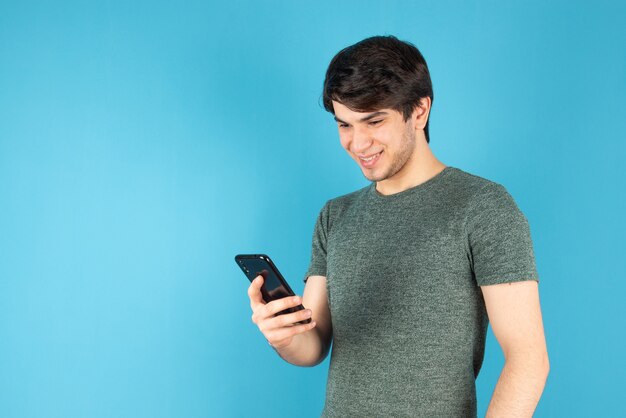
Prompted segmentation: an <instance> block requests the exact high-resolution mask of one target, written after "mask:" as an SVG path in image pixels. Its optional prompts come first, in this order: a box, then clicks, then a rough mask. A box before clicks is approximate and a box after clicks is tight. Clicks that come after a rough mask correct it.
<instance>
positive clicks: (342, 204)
mask: <svg viewBox="0 0 626 418" xmlns="http://www.w3.org/2000/svg"><path fill="white" fill-rule="evenodd" d="M370 187H371V184H370V185H367V186H365V187H363V188H361V189H359V190H355V191H353V192H351V193H347V194H344V195H341V196H337V197H335V198H332V199H329V200H327V201H326V203H325V204H324V207H323V208H322V210H321V211H320V220H321V221H322V222H324V223H325V224H326V225H327V226H328V227H330V226H332V224H333V222H334V221H335V220H337V219H339V218H341V217H342V216H343V215H344V214H345V213H346V212H347V211H349V210H351V209H354V208H355V207H357V206H358V204H359V202H362V201H363V199H364V198H365V196H366V194H367V193H368V190H369V189H370Z"/></svg>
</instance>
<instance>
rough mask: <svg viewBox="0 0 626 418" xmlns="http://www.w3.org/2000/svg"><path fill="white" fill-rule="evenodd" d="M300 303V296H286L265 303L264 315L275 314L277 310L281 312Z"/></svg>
mask: <svg viewBox="0 0 626 418" xmlns="http://www.w3.org/2000/svg"><path fill="white" fill-rule="evenodd" d="M301 304H302V298H301V297H300V296H288V297H286V298H280V299H276V300H273V301H271V302H270V303H268V304H267V305H265V313H266V316H272V315H276V314H277V313H278V312H282V311H284V310H285V309H287V308H293V307H296V306H298V305H301Z"/></svg>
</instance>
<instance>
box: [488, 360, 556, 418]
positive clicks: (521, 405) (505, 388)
mask: <svg viewBox="0 0 626 418" xmlns="http://www.w3.org/2000/svg"><path fill="white" fill-rule="evenodd" d="M548 369H549V366H548V363H547V359H545V360H544V359H541V360H538V361H536V362H534V363H529V362H528V361H526V362H521V361H518V362H516V361H512V360H509V361H506V362H505V364H504V368H503V369H502V373H501V374H500V378H499V379H498V383H497V384H496V388H495V390H494V392H493V396H492V398H491V402H490V403H489V409H488V410H487V415H486V418H499V417H512V418H513V417H515V418H517V417H520V418H521V417H532V415H533V412H534V411H535V408H536V407H537V403H538V402H539V398H540V397H541V393H542V392H543V388H544V386H545V383H546V378H547V376H548Z"/></svg>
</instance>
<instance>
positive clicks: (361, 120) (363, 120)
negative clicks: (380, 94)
mask: <svg viewBox="0 0 626 418" xmlns="http://www.w3.org/2000/svg"><path fill="white" fill-rule="evenodd" d="M381 115H387V112H383V111H378V112H374V113H370V114H369V115H367V116H363V117H362V118H361V119H359V122H367V121H368V120H370V119H373V118H375V117H376V116H381ZM335 120H336V121H337V122H339V123H345V124H346V125H349V123H348V122H344V121H343V120H341V119H339V118H338V117H337V116H335Z"/></svg>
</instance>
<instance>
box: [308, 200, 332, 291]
mask: <svg viewBox="0 0 626 418" xmlns="http://www.w3.org/2000/svg"><path fill="white" fill-rule="evenodd" d="M329 211H330V201H328V202H326V204H325V205H324V207H323V208H322V210H321V211H320V213H319V215H318V217H317V221H316V222H315V228H314V230H313V240H312V243H311V261H310V263H309V268H308V269H307V272H306V274H305V275H304V281H305V282H306V281H307V279H308V278H309V276H326V241H327V239H328V224H329V219H328V218H329Z"/></svg>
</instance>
